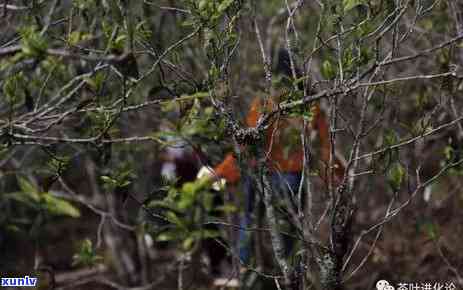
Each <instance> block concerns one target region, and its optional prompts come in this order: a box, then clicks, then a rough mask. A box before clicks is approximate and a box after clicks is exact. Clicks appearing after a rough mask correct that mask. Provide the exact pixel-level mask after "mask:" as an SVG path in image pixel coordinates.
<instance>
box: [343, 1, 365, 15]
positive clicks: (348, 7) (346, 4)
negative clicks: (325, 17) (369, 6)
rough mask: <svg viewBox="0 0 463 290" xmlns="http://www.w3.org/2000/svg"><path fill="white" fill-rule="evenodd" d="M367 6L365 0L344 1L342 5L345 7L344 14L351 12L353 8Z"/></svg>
mask: <svg viewBox="0 0 463 290" xmlns="http://www.w3.org/2000/svg"><path fill="white" fill-rule="evenodd" d="M362 4H365V0H343V1H342V5H343V7H344V12H347V11H349V10H351V9H352V8H354V7H356V6H358V5H362Z"/></svg>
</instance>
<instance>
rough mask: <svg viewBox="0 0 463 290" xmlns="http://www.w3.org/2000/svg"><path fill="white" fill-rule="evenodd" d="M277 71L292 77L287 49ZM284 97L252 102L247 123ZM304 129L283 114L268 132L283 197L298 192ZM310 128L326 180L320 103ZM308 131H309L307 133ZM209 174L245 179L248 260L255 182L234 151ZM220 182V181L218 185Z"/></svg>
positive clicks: (230, 180)
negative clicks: (243, 172)
mask: <svg viewBox="0 0 463 290" xmlns="http://www.w3.org/2000/svg"><path fill="white" fill-rule="evenodd" d="M277 73H281V74H283V75H286V76H289V75H291V73H290V65H289V56H288V54H287V52H286V51H285V50H280V52H279V58H278V66H277ZM280 101H282V100H278V99H276V100H272V99H269V100H267V101H266V103H265V104H264V100H262V99H261V98H259V97H257V98H255V99H254V100H253V101H252V103H251V105H250V109H249V112H248V114H247V116H246V125H247V126H248V127H255V126H256V125H257V122H258V120H259V117H260V116H261V114H262V111H263V110H272V109H275V108H276V104H275V102H280ZM302 129H303V119H302V117H290V116H282V117H280V118H277V119H276V120H274V122H273V123H272V125H271V126H269V127H268V129H267V130H266V132H265V152H266V153H267V156H268V159H267V164H268V165H267V166H269V168H270V169H271V172H272V173H271V183H272V184H271V185H272V187H273V189H274V192H276V193H280V194H282V195H283V196H282V197H283V198H287V197H290V199H291V196H292V197H293V198H294V194H295V193H297V192H298V189H299V184H300V181H301V172H302V169H303V162H304V150H303V146H302V142H301V138H300V132H301V130H302ZM308 131H316V132H317V133H318V139H319V145H320V151H319V155H320V158H319V160H320V163H321V166H320V175H321V177H322V179H323V180H324V181H327V180H328V178H326V176H327V170H326V168H327V165H328V164H329V160H330V154H331V146H330V141H329V140H330V139H329V126H328V122H327V120H326V116H325V114H324V113H323V111H321V110H320V107H319V105H318V104H316V105H314V106H313V107H312V119H311V121H310V124H309V126H308ZM307 133H309V132H307ZM344 171H345V166H344V162H343V161H342V160H341V158H339V157H338V156H335V159H334V174H333V176H334V180H333V181H334V183H335V184H339V183H340V182H341V180H342V178H343V176H344ZM198 176H200V177H202V176H209V177H208V178H214V180H222V181H225V183H226V184H228V185H236V184H238V183H239V182H240V181H242V182H244V184H243V185H244V186H243V189H244V195H245V197H244V203H245V204H244V212H243V216H242V217H241V222H240V233H239V257H240V259H241V262H243V263H248V262H249V259H250V256H251V253H250V240H251V237H250V232H248V231H246V230H245V229H246V228H248V227H250V225H251V223H252V213H253V211H254V209H255V201H256V190H255V187H254V186H255V185H253V184H252V182H251V181H250V180H249V178H248V177H246V176H245V177H244V178H243V180H242V178H241V174H240V169H239V166H238V163H237V160H236V158H235V157H234V154H233V153H228V154H227V155H226V156H225V158H224V160H223V161H222V162H221V163H220V164H218V165H217V166H215V167H214V168H213V170H212V172H207V170H205V169H203V170H201V171H200V173H199V175H198ZM216 185H217V184H216ZM285 244H286V252H287V253H288V252H289V251H291V249H292V242H291V241H288V240H287V239H286V241H285Z"/></svg>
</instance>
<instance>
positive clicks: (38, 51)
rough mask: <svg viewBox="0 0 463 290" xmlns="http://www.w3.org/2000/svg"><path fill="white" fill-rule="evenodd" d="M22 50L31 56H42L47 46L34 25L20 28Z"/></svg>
mask: <svg viewBox="0 0 463 290" xmlns="http://www.w3.org/2000/svg"><path fill="white" fill-rule="evenodd" d="M19 34H20V35H21V44H22V45H21V47H22V52H23V53H24V54H25V55H27V56H31V57H42V56H44V54H45V51H46V50H47V48H48V42H47V41H46V40H45V39H44V38H43V37H42V36H41V35H40V33H39V32H38V31H37V30H36V28H35V27H34V26H27V27H23V28H21V29H20V31H19Z"/></svg>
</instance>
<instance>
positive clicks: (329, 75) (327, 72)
mask: <svg viewBox="0 0 463 290" xmlns="http://www.w3.org/2000/svg"><path fill="white" fill-rule="evenodd" d="M321 73H322V76H323V77H324V78H325V79H327V80H331V79H334V78H335V77H336V70H335V68H334V67H333V65H332V64H331V62H330V61H329V60H325V61H324V62H323V64H322V71H321Z"/></svg>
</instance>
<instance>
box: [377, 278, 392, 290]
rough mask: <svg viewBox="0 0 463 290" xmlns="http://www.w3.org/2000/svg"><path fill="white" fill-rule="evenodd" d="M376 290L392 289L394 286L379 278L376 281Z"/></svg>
mask: <svg viewBox="0 0 463 290" xmlns="http://www.w3.org/2000/svg"><path fill="white" fill-rule="evenodd" d="M376 289H377V290H394V289H395V288H394V286H392V285H390V284H389V282H387V281H386V280H379V281H378V282H376Z"/></svg>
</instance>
